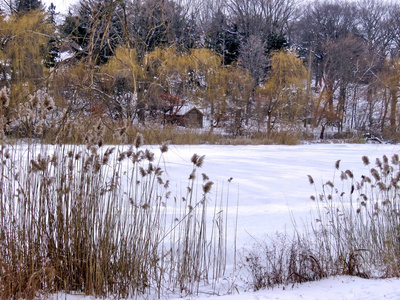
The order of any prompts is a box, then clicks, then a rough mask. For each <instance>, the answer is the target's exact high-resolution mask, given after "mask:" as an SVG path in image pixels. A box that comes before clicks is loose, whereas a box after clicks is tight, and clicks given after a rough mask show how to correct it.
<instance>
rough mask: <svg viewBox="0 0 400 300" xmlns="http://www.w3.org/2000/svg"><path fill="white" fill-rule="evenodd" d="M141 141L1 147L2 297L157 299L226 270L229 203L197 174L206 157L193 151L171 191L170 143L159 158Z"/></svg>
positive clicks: (215, 277) (193, 286)
mask: <svg viewBox="0 0 400 300" xmlns="http://www.w3.org/2000/svg"><path fill="white" fill-rule="evenodd" d="M142 143H143V141H142V137H141V136H140V135H138V136H137V138H136V140H135V141H134V143H133V145H132V146H130V147H108V148H104V147H99V146H68V145H57V146H44V145H40V144H31V145H24V146H20V145H14V146H9V145H2V146H1V148H0V159H1V161H2V163H1V164H0V298H1V299H10V298H19V299H22V298H23V299H33V298H36V297H40V296H43V295H48V294H50V293H57V292H60V291H63V292H66V293H69V292H72V291H77V292H82V293H84V294H88V295H94V296H96V297H105V296H112V297H116V298H125V297H145V298H146V297H148V298H161V297H163V296H165V295H167V294H169V293H178V294H181V295H188V294H196V293H197V292H198V289H199V286H200V284H203V283H204V284H210V283H213V282H215V281H216V280H218V278H220V277H221V276H222V275H223V273H224V270H225V267H226V237H227V233H226V231H225V230H226V227H225V226H224V225H223V224H224V221H225V220H226V216H225V214H226V213H227V209H225V207H224V205H225V204H223V203H224V202H223V201H222V197H223V196H222V195H221V196H215V197H214V196H212V193H211V188H212V185H213V182H212V181H210V180H209V178H208V176H207V175H205V174H203V175H200V174H199V172H200V171H199V169H200V168H201V167H202V165H203V163H204V156H199V155H196V154H195V155H193V157H192V161H191V163H192V165H193V170H192V173H191V174H190V175H189V179H188V183H187V187H186V191H185V194H184V195H172V194H171V190H170V188H169V185H170V183H169V181H168V179H167V178H166V176H165V173H164V169H163V168H162V167H161V165H162V164H161V162H162V154H163V153H165V152H166V151H168V145H167V144H163V145H162V146H161V147H160V151H159V153H160V155H159V156H157V157H156V155H155V153H153V152H151V151H149V150H147V149H144V148H143V146H142ZM20 148H22V149H20ZM219 197H221V198H219ZM208 206H210V207H208ZM209 211H215V212H214V214H213V215H207V214H208V212H209Z"/></svg>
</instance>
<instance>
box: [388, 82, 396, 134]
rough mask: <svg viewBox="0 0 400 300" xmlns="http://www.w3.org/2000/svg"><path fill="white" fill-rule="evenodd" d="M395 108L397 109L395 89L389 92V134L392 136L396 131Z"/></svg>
mask: <svg viewBox="0 0 400 300" xmlns="http://www.w3.org/2000/svg"><path fill="white" fill-rule="evenodd" d="M396 108H397V89H393V90H391V91H390V117H389V120H390V132H391V133H392V134H393V133H395V132H396V131H397V130H396Z"/></svg>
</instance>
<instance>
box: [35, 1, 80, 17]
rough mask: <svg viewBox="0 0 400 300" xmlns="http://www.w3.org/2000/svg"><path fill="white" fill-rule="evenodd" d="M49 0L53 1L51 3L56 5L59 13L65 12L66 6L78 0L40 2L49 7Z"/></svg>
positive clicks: (66, 10)
mask: <svg viewBox="0 0 400 300" xmlns="http://www.w3.org/2000/svg"><path fill="white" fill-rule="evenodd" d="M51 2H53V4H54V5H55V6H56V11H57V12H60V13H61V14H66V13H67V12H68V8H69V7H70V6H71V5H72V4H75V3H77V2H78V0H42V3H43V4H44V5H45V6H46V7H49V6H50V3H51Z"/></svg>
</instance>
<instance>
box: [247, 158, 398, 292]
mask: <svg viewBox="0 0 400 300" xmlns="http://www.w3.org/2000/svg"><path fill="white" fill-rule="evenodd" d="M362 161H363V163H364V165H365V166H367V167H368V168H369V170H368V174H366V175H362V176H361V178H360V180H357V179H356V177H355V175H354V174H353V172H351V170H342V169H341V168H340V161H337V162H336V163H335V169H336V171H335V176H334V178H333V180H329V181H327V182H325V183H324V184H323V185H322V191H321V192H317V194H316V195H315V196H314V195H313V196H311V200H312V201H313V202H314V203H315V207H314V210H313V212H312V220H313V221H312V222H311V224H310V226H309V227H308V228H307V229H306V232H305V233H304V232H300V231H299V230H297V228H296V230H295V234H294V237H293V238H289V237H288V236H287V235H286V234H282V235H278V236H277V237H275V238H272V239H271V241H270V242H265V243H263V244H261V245H260V244H257V245H256V249H255V250H250V251H248V252H246V253H245V255H244V260H243V264H244V266H245V267H246V268H247V269H248V271H249V273H250V283H251V285H252V287H253V288H254V289H255V290H257V289H260V288H268V287H273V286H275V285H277V284H293V283H300V282H304V281H310V280H316V279H320V278H322V277H326V276H331V275H352V276H360V277H364V278H370V277H380V278H387V277H399V276H400V196H399V195H400V194H399V189H400V159H399V156H398V155H397V154H395V155H393V157H392V158H391V159H389V158H388V157H387V156H383V158H382V159H379V158H378V159H376V162H375V166H373V167H371V162H370V160H369V158H368V157H366V156H364V157H363V158H362ZM308 178H309V182H310V184H311V185H313V186H315V182H314V179H313V178H312V177H311V176H308ZM260 249H262V251H260Z"/></svg>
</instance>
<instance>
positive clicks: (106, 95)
mask: <svg viewBox="0 0 400 300" xmlns="http://www.w3.org/2000/svg"><path fill="white" fill-rule="evenodd" d="M141 79H143V69H142V67H141V65H140V64H139V62H138V59H137V53H136V51H135V50H134V49H130V48H128V47H118V48H117V49H116V50H115V55H114V56H113V57H112V58H111V59H110V60H109V61H108V62H107V63H106V64H104V65H102V66H101V67H100V72H99V85H100V88H101V91H102V92H103V99H104V105H105V106H106V107H107V108H108V110H109V112H111V113H112V114H117V115H118V117H121V118H128V117H129V118H133V117H134V116H135V114H136V113H137V111H136V110H137V109H140V105H139V103H138V89H139V81H140V80H141Z"/></svg>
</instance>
